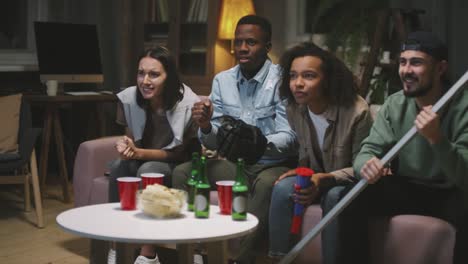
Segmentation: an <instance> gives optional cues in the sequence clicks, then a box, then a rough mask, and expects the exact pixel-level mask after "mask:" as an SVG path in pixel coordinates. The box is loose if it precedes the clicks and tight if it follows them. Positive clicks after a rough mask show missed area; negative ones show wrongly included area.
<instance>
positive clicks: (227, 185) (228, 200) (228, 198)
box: [216, 181, 234, 215]
mask: <svg viewBox="0 0 468 264" xmlns="http://www.w3.org/2000/svg"><path fill="white" fill-rule="evenodd" d="M233 185H234V181H217V182H216V186H217V189H218V202H219V211H220V213H221V214H224V215H230V214H231V206H232V186H233Z"/></svg>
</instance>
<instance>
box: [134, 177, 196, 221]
mask: <svg viewBox="0 0 468 264" xmlns="http://www.w3.org/2000/svg"><path fill="white" fill-rule="evenodd" d="M186 196H187V193H186V192H185V191H182V190H178V189H171V188H167V187H166V186H164V185H160V184H153V185H148V186H146V188H145V189H144V190H143V191H142V192H141V193H140V195H139V199H138V201H139V208H141V210H142V211H143V213H145V214H146V215H149V216H152V217H156V218H174V217H178V216H180V212H181V210H182V208H183V207H184V206H185V201H186Z"/></svg>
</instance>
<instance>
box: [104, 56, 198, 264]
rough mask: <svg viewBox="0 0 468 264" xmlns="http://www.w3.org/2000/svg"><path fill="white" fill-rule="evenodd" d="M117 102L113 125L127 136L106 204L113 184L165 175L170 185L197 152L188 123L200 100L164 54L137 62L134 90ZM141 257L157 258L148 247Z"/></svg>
mask: <svg viewBox="0 0 468 264" xmlns="http://www.w3.org/2000/svg"><path fill="white" fill-rule="evenodd" d="M117 97H118V98H119V103H118V108H117V123H118V124H120V125H122V126H124V127H125V131H126V133H125V134H126V135H125V136H123V137H122V138H121V139H119V140H118V141H117V142H116V144H115V148H116V151H117V152H118V153H119V154H120V158H119V159H118V160H116V161H114V162H113V164H112V166H111V173H110V177H109V202H118V201H119V194H118V187H117V178H119V177H126V176H134V177H140V176H141V174H142V173H146V172H158V173H162V174H164V175H165V177H164V182H165V184H166V185H168V184H170V183H171V180H170V176H171V174H172V169H173V168H174V167H175V165H177V164H179V163H181V162H184V161H188V160H189V159H190V154H191V153H192V151H199V150H200V144H199V143H198V138H197V130H198V127H197V126H196V125H195V123H193V122H192V119H191V108H192V106H193V104H194V103H195V102H198V101H199V99H198V96H197V95H196V94H195V93H193V92H192V90H191V89H190V88H189V87H188V86H186V85H184V84H182V82H181V81H180V78H179V74H178V72H177V69H176V65H175V61H174V59H173V57H172V56H171V55H170V53H169V51H168V50H167V49H166V48H164V47H156V48H153V49H149V50H147V51H145V53H144V54H143V55H142V56H141V57H140V59H139V65H138V72H137V86H131V87H128V88H126V89H125V90H123V91H122V92H120V93H119V94H117ZM141 253H142V255H145V256H151V257H153V256H154V255H156V253H155V252H154V248H153V247H150V246H143V248H142V252H141ZM139 259H140V260H142V258H140V257H139ZM153 259H154V258H152V259H151V258H149V259H148V260H153ZM156 259H157V258H156ZM137 261H138V259H137ZM138 263H145V262H138ZM148 263H157V262H148Z"/></svg>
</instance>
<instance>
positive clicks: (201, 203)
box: [195, 193, 208, 211]
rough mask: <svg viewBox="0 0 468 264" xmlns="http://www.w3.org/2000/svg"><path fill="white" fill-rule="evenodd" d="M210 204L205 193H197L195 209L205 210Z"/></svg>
mask: <svg viewBox="0 0 468 264" xmlns="http://www.w3.org/2000/svg"><path fill="white" fill-rule="evenodd" d="M207 205H208V201H207V199H206V197H205V196H204V195H203V194H201V193H200V194H197V195H196V196H195V210H196V211H204V210H205V209H206V207H207Z"/></svg>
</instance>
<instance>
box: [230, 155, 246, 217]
mask: <svg viewBox="0 0 468 264" xmlns="http://www.w3.org/2000/svg"><path fill="white" fill-rule="evenodd" d="M248 195H249V187H248V186H247V179H246V178H245V175H244V160H243V159H242V158H239V159H238V160H237V172H236V181H235V182H234V185H233V186H232V210H231V217H232V220H236V221H239V220H245V219H247V196H248Z"/></svg>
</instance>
